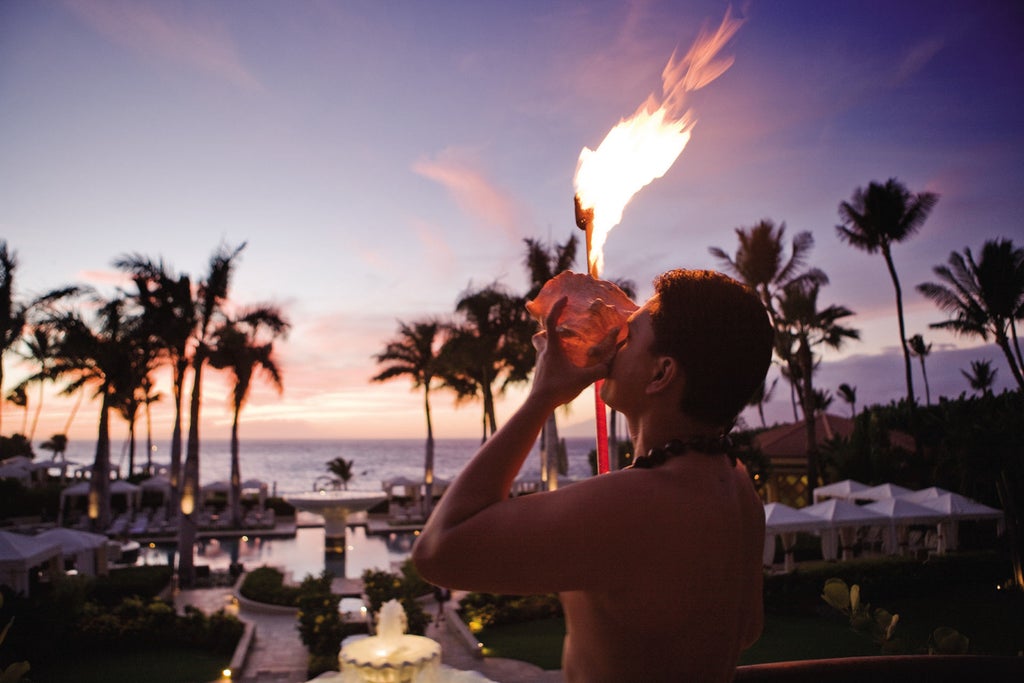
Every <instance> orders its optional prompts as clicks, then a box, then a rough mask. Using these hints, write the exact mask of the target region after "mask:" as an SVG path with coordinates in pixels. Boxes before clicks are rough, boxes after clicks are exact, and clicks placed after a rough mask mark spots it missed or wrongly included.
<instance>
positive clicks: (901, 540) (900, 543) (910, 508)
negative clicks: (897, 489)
mask: <svg viewBox="0 0 1024 683" xmlns="http://www.w3.org/2000/svg"><path fill="white" fill-rule="evenodd" d="M864 507H865V508H867V509H869V510H874V511H875V512H880V513H882V514H883V515H885V516H886V517H888V518H889V524H888V527H887V528H886V533H885V536H884V541H883V543H884V548H885V551H886V552H887V553H889V554H890V555H898V554H903V553H904V552H906V550H907V547H908V543H909V533H910V526H911V525H933V524H938V523H939V522H941V521H942V519H943V515H942V513H941V512H938V511H937V510H933V509H932V508H927V507H924V506H923V505H918V504H917V503H912V502H910V501H909V500H904V499H902V498H883V499H881V500H876V501H875V502H873V503H868V504H867V505H865V506H864Z"/></svg>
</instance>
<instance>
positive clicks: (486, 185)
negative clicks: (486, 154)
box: [412, 147, 524, 238]
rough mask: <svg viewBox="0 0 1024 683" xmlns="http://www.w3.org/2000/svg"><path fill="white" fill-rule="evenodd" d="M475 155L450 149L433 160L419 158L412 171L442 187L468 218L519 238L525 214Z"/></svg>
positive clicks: (462, 150) (463, 150) (461, 150)
mask: <svg viewBox="0 0 1024 683" xmlns="http://www.w3.org/2000/svg"><path fill="white" fill-rule="evenodd" d="M473 156H474V155H473V154H472V153H471V152H469V151H468V150H465V149H458V148H451V147H450V148H447V149H445V150H442V151H441V152H440V153H438V154H437V155H436V156H435V157H434V158H433V159H420V160H419V161H417V162H415V163H414V164H413V166H412V170H413V171H414V172H416V173H418V174H420V175H422V176H423V177H425V178H429V179H431V180H433V181H435V182H437V183H438V184H440V185H441V186H443V187H444V188H445V189H446V190H448V192H449V193H450V194H451V195H452V197H453V198H454V199H455V202H456V203H457V204H458V205H459V208H460V209H462V211H463V212H465V213H466V214H467V215H469V216H471V217H473V218H476V219H478V220H479V221H480V222H481V223H482V224H483V225H488V226H491V225H493V226H497V227H499V228H501V229H502V230H504V231H505V233H506V234H507V235H508V236H509V237H512V238H518V236H519V234H520V232H521V230H522V228H523V224H524V220H523V219H524V216H523V213H524V212H523V211H522V210H521V209H520V207H519V206H518V205H517V203H516V202H515V201H514V200H513V199H512V198H511V197H510V196H509V195H508V194H507V193H506V192H504V191H503V190H501V189H500V188H498V187H497V186H496V185H494V184H493V183H492V182H491V181H490V179H489V178H488V177H487V176H486V174H485V173H484V171H483V170H481V169H480V168H479V167H478V163H477V162H476V160H475V159H474V158H473Z"/></svg>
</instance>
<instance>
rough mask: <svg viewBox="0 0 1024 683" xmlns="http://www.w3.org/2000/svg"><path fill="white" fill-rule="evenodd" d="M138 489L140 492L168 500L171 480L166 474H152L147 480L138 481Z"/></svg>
mask: <svg viewBox="0 0 1024 683" xmlns="http://www.w3.org/2000/svg"><path fill="white" fill-rule="evenodd" d="M139 488H140V489H142V491H150V492H154V493H159V494H161V495H162V496H164V498H169V497H170V495H171V480H170V478H169V477H168V476H167V475H166V474H154V475H153V476H152V477H150V478H149V479H143V480H142V481H140V482H139Z"/></svg>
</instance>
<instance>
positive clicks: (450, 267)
mask: <svg viewBox="0 0 1024 683" xmlns="http://www.w3.org/2000/svg"><path fill="white" fill-rule="evenodd" d="M726 7H727V5H726V3H723V2H712V1H699V2H687V3H680V2H671V1H660V2H659V1H652V2H633V3H620V2H584V1H582V0H581V1H579V2H515V3H477V2H453V3H421V2H327V1H323V2H302V3H281V2H260V1H250V0H246V1H244V2H242V1H222V2H216V3H210V2H173V3H171V2H138V1H129V0H123V1H114V2H101V1H99V0H66V1H64V2H47V3H40V2H22V1H17V0H15V1H10V2H4V3H0V150H2V153H0V237H2V238H4V239H6V240H7V242H8V245H9V247H10V248H12V249H13V250H15V251H16V253H17V255H18V259H19V264H20V265H19V269H18V271H17V280H16V293H17V295H18V296H21V297H23V298H26V299H27V298H29V297H31V296H33V295H35V294H39V293H41V292H43V291H46V290H48V289H50V288H53V287H57V286H60V285H63V284H66V283H69V282H89V283H92V284H95V285H98V286H100V287H105V288H107V290H106V291H110V287H112V286H113V284H114V283H116V282H117V278H116V277H115V274H114V272H113V270H112V268H111V261H112V260H113V259H114V258H115V257H116V256H118V255H121V254H124V253H128V252H136V253H142V254H146V255H150V256H153V257H162V258H164V259H165V260H166V261H167V262H168V263H170V264H172V265H173V266H174V267H175V268H176V269H177V270H179V271H184V272H188V273H192V274H194V275H196V276H198V275H200V274H201V273H202V271H203V269H204V267H205V264H206V261H207V259H208V257H209V255H210V254H211V253H212V251H213V250H214V248H215V247H216V246H217V245H218V243H220V242H221V241H226V242H228V243H231V244H237V243H240V242H242V241H248V244H249V246H248V248H247V249H246V251H245V252H244V254H243V257H242V260H241V263H240V267H239V268H238V271H237V277H236V279H235V282H234V288H233V291H234V298H235V299H236V300H237V301H238V302H241V303H254V302H262V301H271V302H274V303H277V304H280V305H281V306H283V307H284V308H285V309H286V311H287V312H288V315H289V317H290V318H291V320H292V322H293V325H294V329H293V332H292V334H291V336H290V337H289V339H288V340H287V341H286V342H285V343H283V344H281V345H280V348H279V353H280V362H281V364H282V366H283V368H284V372H285V377H284V379H285V393H284V395H283V396H281V397H278V396H277V395H275V394H274V393H273V392H272V391H270V390H269V389H268V388H266V387H265V386H262V385H261V386H258V387H256V389H255V390H254V393H253V395H252V399H251V405H249V407H248V408H247V409H246V412H245V413H244V415H243V420H244V424H243V435H244V436H250V437H268V436H283V437H335V436H336V437H363V436H381V437H383V436H396V437H399V436H401V437H420V436H422V435H423V434H424V431H425V430H424V426H423V415H422V406H421V397H420V395H419V394H417V393H413V392H412V391H411V389H410V384H409V383H408V382H405V381H396V382H394V383H390V384H385V385H376V384H371V383H369V381H368V380H369V378H370V377H371V376H372V375H373V374H374V373H375V372H376V370H377V368H376V367H375V365H374V363H373V361H372V358H371V356H372V354H374V353H375V352H377V351H379V350H380V349H381V348H383V345H384V343H385V342H386V341H387V340H388V339H389V338H390V337H391V336H392V335H393V334H394V332H395V330H396V320H405V321H412V320H416V319H419V318H422V317H426V316H429V315H444V314H447V313H449V312H450V311H451V310H452V308H453V306H454V302H455V300H456V298H457V296H458V295H459V293H460V292H462V291H463V290H465V289H466V288H467V287H468V286H470V285H473V286H481V285H485V284H488V283H490V282H492V281H494V280H501V281H502V282H504V283H505V284H506V285H507V286H509V287H511V288H513V289H519V290H521V289H525V275H524V268H523V265H522V257H523V245H522V240H523V238H526V237H533V238H540V239H542V240H546V241H549V240H557V241H564V240H565V239H566V238H567V237H568V236H569V235H570V234H572V231H573V230H574V229H575V228H574V227H573V223H572V192H573V189H572V176H573V173H574V171H575V165H576V159H577V157H578V155H579V152H580V149H581V148H582V147H583V146H590V147H594V146H596V145H597V144H598V143H599V142H600V141H601V139H602V138H603V137H604V135H605V133H606V132H607V131H608V129H609V128H611V127H612V126H613V125H614V124H615V123H617V122H618V120H619V119H620V118H621V117H624V116H628V115H630V114H631V113H632V112H633V111H634V110H635V109H636V107H637V106H638V105H639V104H640V103H641V102H642V101H644V99H645V98H646V97H647V96H648V95H649V94H650V93H652V92H656V91H658V90H659V89H660V75H661V70H662V68H663V67H664V65H665V63H666V62H667V61H668V58H669V57H670V55H671V54H672V52H673V50H675V49H677V48H679V49H680V50H685V49H686V48H687V47H688V46H689V45H690V44H691V43H692V41H693V40H694V38H695V37H696V35H697V33H698V31H699V30H700V28H701V26H702V25H705V24H707V25H709V26H715V25H717V24H718V22H720V21H721V19H722V16H723V15H724V14H725V11H726ZM733 12H734V14H735V15H736V16H738V17H741V18H743V19H745V23H744V24H743V26H742V27H741V28H740V30H739V32H738V33H737V35H736V36H735V38H734V39H733V40H732V41H731V43H730V44H729V46H728V47H727V48H726V50H725V53H726V54H731V55H733V56H734V57H735V63H734V65H733V66H732V68H731V69H730V70H729V71H728V72H726V73H725V74H724V75H723V76H722V77H721V78H720V79H719V80H718V81H716V82H714V83H712V84H711V85H709V86H708V87H707V88H705V89H704V90H701V91H699V92H697V93H695V94H694V96H693V98H692V100H691V102H690V104H691V107H692V109H693V113H694V115H695V117H696V119H697V124H696V127H695V128H694V130H693V138H692V140H691V142H690V144H689V146H688V148H687V149H686V150H685V151H684V152H683V154H682V156H681V157H680V159H679V160H678V161H677V163H676V164H675V166H673V168H672V169H671V170H670V171H669V172H668V174H666V175H665V177H664V178H662V179H660V180H658V181H655V182H654V183H653V184H652V185H650V186H649V187H647V188H646V189H644V190H642V191H641V192H640V193H639V194H638V195H637V196H636V198H635V199H634V201H633V203H632V204H631V205H630V206H629V207H627V209H626V212H625V216H624V218H623V221H622V224H621V225H620V226H619V227H618V228H616V230H615V231H613V232H612V234H611V236H610V237H609V239H608V243H607V246H606V249H605V258H606V270H605V275H606V276H607V277H612V278H630V279H632V280H634V281H635V282H636V283H637V284H638V286H639V287H640V294H641V296H642V297H646V296H647V295H649V294H650V291H651V289H650V282H651V280H652V278H653V277H654V276H655V275H656V274H657V273H659V272H661V271H663V270H665V269H668V268H671V267H676V266H686V267H715V266H717V264H716V262H715V260H714V259H713V258H712V257H711V256H710V255H709V254H708V247H709V246H719V247H722V248H724V249H726V250H727V251H730V252H732V251H734V250H735V247H736V238H735V234H734V232H733V230H734V229H735V228H736V227H738V226H750V225H752V224H754V223H756V222H757V221H759V220H760V219H762V218H770V219H772V220H774V221H776V222H783V221H784V222H785V223H786V225H787V235H789V236H792V235H793V234H795V233H796V232H799V231H805V230H809V231H811V232H812V233H813V234H814V237H815V241H816V246H815V248H814V250H813V252H812V256H811V260H812V262H813V264H814V265H816V266H818V267H820V268H822V269H823V270H825V271H826V272H827V273H828V275H829V276H830V277H831V281H832V284H831V285H830V286H829V287H828V288H826V289H825V291H824V292H823V296H822V303H823V304H830V303H840V304H843V305H846V306H848V307H849V308H851V309H853V310H854V311H855V312H856V313H857V315H856V316H855V317H854V318H852V319H850V321H849V322H850V324H851V325H853V326H855V327H857V328H859V329H860V330H861V332H862V341H861V342H859V343H852V344H850V345H848V347H846V348H845V349H844V350H843V352H841V353H840V354H829V355H828V356H827V357H826V363H825V364H824V365H823V367H822V370H821V375H820V380H819V384H820V385H821V386H823V387H824V388H827V389H830V390H832V391H833V392H834V391H835V388H836V386H838V384H839V383H840V382H848V383H850V384H852V385H855V386H857V388H858V401H859V403H861V404H866V403H873V402H888V401H891V400H894V399H897V398H898V397H899V396H901V395H902V394H903V393H904V385H903V379H902V372H903V371H902V359H901V358H900V357H899V355H898V332H897V327H896V319H895V315H894V303H893V289H892V285H891V282H890V280H889V277H888V274H887V272H886V269H885V265H884V262H883V261H882V259H881V257H880V256H877V255H876V256H869V255H867V254H864V253H862V252H858V251H856V250H853V249H852V248H850V247H848V246H846V245H843V244H841V243H840V242H839V240H838V239H837V237H836V234H835V225H836V223H837V222H838V214H837V207H838V205H839V203H840V202H841V201H843V200H846V199H849V198H850V196H851V194H852V193H853V191H854V190H855V189H856V188H857V187H861V186H865V185H866V184H867V183H868V182H870V181H873V180H877V181H884V180H886V179H887V178H890V177H897V178H899V179H900V180H901V181H902V182H904V183H905V184H906V185H907V186H908V187H909V188H910V189H911V190H913V191H922V190H928V191H933V192H937V193H939V194H940V195H941V199H940V201H939V203H938V206H937V207H936V209H935V211H934V212H933V213H932V215H931V217H930V218H929V220H928V221H927V223H926V224H925V225H924V228H923V229H922V230H921V232H920V233H919V234H918V235H917V236H916V237H914V238H912V239H911V240H910V241H908V242H906V243H904V244H902V245H898V246H897V247H896V248H895V250H894V256H895V261H896V266H897V269H898V271H899V274H900V277H901V280H902V283H903V287H904V291H905V297H906V312H907V324H908V332H909V333H910V334H914V333H921V334H923V335H924V336H925V338H926V340H928V341H931V342H933V343H934V349H933V353H932V355H931V356H930V357H929V359H928V372H929V379H930V381H931V392H932V396H933V398H934V397H936V396H938V395H947V396H955V395H959V394H960V393H961V392H962V391H965V390H968V387H967V383H966V381H965V380H964V378H963V377H962V375H961V374H960V370H961V369H962V368H966V367H967V366H968V365H969V363H970V361H971V360H975V359H980V358H989V359H992V361H993V364H994V367H996V368H997V372H998V374H997V380H998V381H997V388H1002V387H1007V386H1009V384H1010V382H1011V381H1012V380H1011V377H1010V374H1009V370H1008V369H1007V368H1006V366H1005V361H1004V360H1003V358H1002V356H1001V354H1000V353H999V351H998V349H996V348H995V347H994V346H993V345H991V344H989V345H982V346H978V344H979V343H981V342H980V340H971V339H956V338H953V337H950V336H949V335H947V334H944V333H939V332H938V331H933V330H930V329H929V328H928V325H929V323H932V322H936V321H938V320H941V319H942V315H941V314H940V312H939V311H938V310H937V309H936V308H935V307H934V306H933V305H932V304H931V303H930V302H928V301H927V300H925V299H923V297H921V296H920V295H919V294H918V293H917V292H916V291H915V289H914V287H915V286H916V285H917V284H919V283H921V282H924V281H927V280H932V279H934V278H933V275H932V272H931V269H932V267H933V266H935V265H937V264H941V263H944V262H945V261H946V259H947V258H948V256H949V253H950V252H951V251H953V250H963V249H964V247H971V249H972V250H973V251H975V252H977V251H978V250H980V248H981V245H982V243H983V242H984V241H985V240H986V239H993V238H997V237H1010V238H1012V239H1014V240H1015V241H1016V243H1017V244H1019V245H1020V244H1024V221H1022V218H1024V198H1022V192H1021V189H1022V188H1024V144H1022V135H1024V134H1022V127H1021V125H1020V121H1021V120H1022V119H1024V112H1022V107H1021V101H1022V96H1021V93H1022V90H1021V87H1020V83H1021V82H1024V47H1022V46H1024V9H1022V8H1021V7H1020V6H1019V5H1018V4H1017V3H1011V2H1001V1H984V0H982V1H978V0H972V1H971V2H966V1H963V2H935V1H931V2H918V1H908V2H899V3H892V2H872V1H868V2H827V3H823V2H820V0H808V1H788V2H781V3H780V2H764V1H757V0H752V1H750V2H747V3H745V4H736V5H735V6H734V7H733ZM583 268H584V266H583V264H582V263H581V264H579V266H578V268H577V269H578V270H582V269H583ZM971 347H977V348H971ZM5 362H6V365H5V367H6V369H7V371H8V378H7V379H6V380H5V382H4V388H5V389H9V388H10V387H11V386H13V384H14V382H15V381H17V379H18V378H19V376H22V375H23V374H24V372H25V368H24V367H20V366H19V365H18V363H17V359H16V358H14V357H13V356H12V357H8V358H6V359H5ZM915 369H916V368H915ZM916 382H917V385H918V389H919V393H920V394H921V397H922V399H923V386H922V382H921V380H920V375H919V374H918V375H917V377H916ZM162 388H163V390H164V391H165V392H166V391H167V387H166V384H164V386H163V387H162ZM785 394H786V392H785V391H783V390H781V389H780V390H779V391H777V392H776V398H777V400H776V402H775V405H773V406H770V407H769V418H770V419H787V417H791V414H790V411H789V407H788V400H787V397H786V395H785ZM206 397H207V398H206V403H205V407H204V411H205V418H206V422H207V425H206V427H205V431H204V434H205V435H207V436H214V437H218V436H224V435H226V434H227V428H228V424H229V420H230V415H229V413H228V409H227V401H226V389H225V387H224V386H223V383H222V382H221V381H220V380H219V379H218V378H217V377H216V375H211V380H210V385H209V388H208V391H207V392H206ZM520 397H521V394H518V393H515V394H510V396H509V397H508V398H507V399H506V400H505V401H503V402H502V403H501V405H500V407H499V420H500V419H501V418H502V417H503V416H504V415H507V414H508V412H509V411H510V410H511V409H512V408H513V407H514V405H515V404H516V403H517V402H518V400H519V399H520ZM165 403H166V402H165ZM70 406H71V404H70V403H69V402H68V401H67V400H64V399H59V398H53V397H48V398H47V399H46V400H45V403H44V408H45V414H44V417H43V421H42V422H41V423H40V426H39V428H38V430H37V434H36V437H37V440H39V439H42V438H45V437H47V436H49V434H51V433H53V432H54V431H60V430H61V429H62V425H63V423H64V420H65V419H66V417H67V415H68V413H69V411H70ZM589 406H590V397H589V396H587V397H585V398H584V400H583V401H582V402H581V403H580V405H578V406H576V407H574V408H573V409H572V411H571V412H570V413H569V414H568V415H567V416H566V417H564V418H562V422H563V423H565V424H566V425H571V424H573V423H581V422H586V421H587V420H588V417H589V412H590V407H589ZM434 408H435V420H436V422H435V431H436V434H437V435H438V436H440V437H459V436H475V435H477V434H478V431H479V429H478V425H479V413H480V408H479V405H478V404H467V405H463V406H461V407H459V408H458V409H456V408H454V407H453V406H452V401H451V398H450V397H449V396H447V395H445V394H444V393H441V392H438V393H437V394H436V397H435V400H434ZM95 410H96V409H95V407H93V406H86V407H83V409H82V411H81V413H80V416H79V417H78V418H77V421H76V423H75V425H74V427H73V429H72V435H73V436H76V435H77V436H79V437H81V438H88V437H89V436H91V434H92V431H93V429H94V424H95ZM833 410H835V411H836V412H839V413H841V414H845V413H846V412H847V409H846V407H845V406H843V405H838V404H837V405H834V407H833ZM4 413H5V424H4V429H5V431H8V430H9V429H12V428H13V423H15V422H19V423H20V415H19V413H18V411H17V410H16V409H14V408H13V407H10V406H7V407H5V411H4ZM166 415H167V406H166V405H164V406H162V407H160V408H159V409H158V411H157V418H156V419H157V429H158V430H159V431H163V432H165V431H168V430H169V421H168V420H167V417H166ZM19 426H20V424H19ZM117 429H118V430H121V429H123V427H122V426H120V425H118V426H117ZM580 429H583V430H584V431H585V428H583V427H580ZM115 438H118V437H117V433H115Z"/></svg>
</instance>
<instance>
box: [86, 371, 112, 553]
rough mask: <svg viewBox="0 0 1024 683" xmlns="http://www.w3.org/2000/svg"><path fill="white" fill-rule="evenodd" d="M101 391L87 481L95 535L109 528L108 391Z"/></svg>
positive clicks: (103, 389)
mask: <svg viewBox="0 0 1024 683" xmlns="http://www.w3.org/2000/svg"><path fill="white" fill-rule="evenodd" d="M101 391H102V397H103V399H102V404H101V406H100V424H99V430H98V433H97V435H96V457H95V459H94V460H93V464H92V478H91V479H90V480H89V519H91V520H92V530H93V531H95V532H97V533H103V532H104V531H106V529H107V527H109V526H110V395H109V394H110V390H109V388H108V387H107V386H106V385H104V386H103V387H102V389H101Z"/></svg>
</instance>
